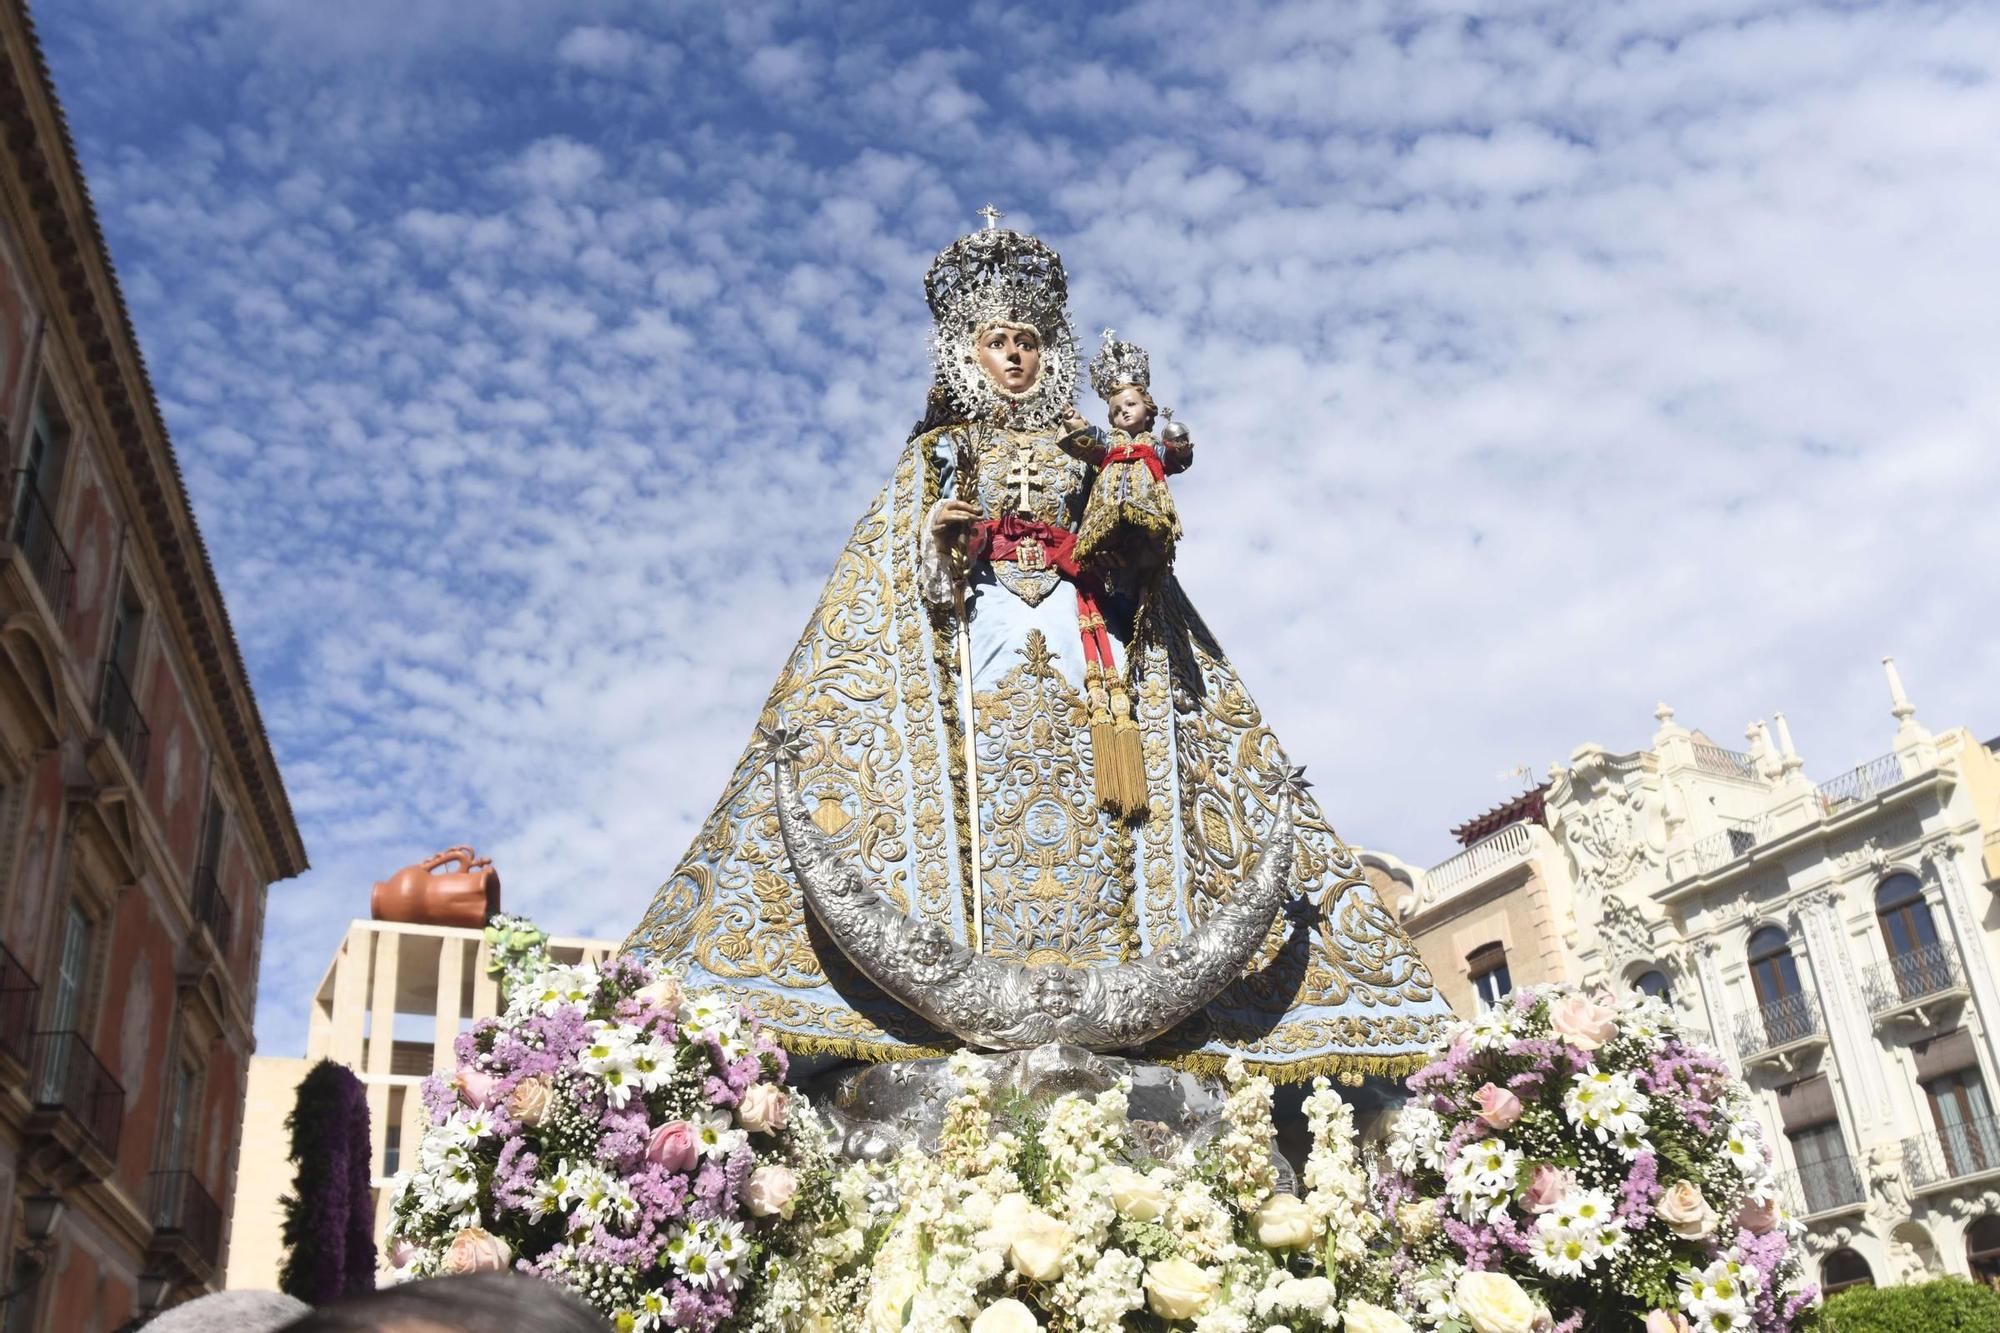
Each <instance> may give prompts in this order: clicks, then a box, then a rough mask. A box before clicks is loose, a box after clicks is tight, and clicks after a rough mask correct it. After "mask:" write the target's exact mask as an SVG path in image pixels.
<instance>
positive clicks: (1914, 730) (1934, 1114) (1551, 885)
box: [1369, 659, 2000, 1287]
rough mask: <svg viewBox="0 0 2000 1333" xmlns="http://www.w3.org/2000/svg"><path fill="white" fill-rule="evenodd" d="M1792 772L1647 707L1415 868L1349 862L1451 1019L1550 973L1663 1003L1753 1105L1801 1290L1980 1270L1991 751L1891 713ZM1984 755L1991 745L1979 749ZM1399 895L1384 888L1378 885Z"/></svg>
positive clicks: (1999, 1137)
mask: <svg viewBox="0 0 2000 1333" xmlns="http://www.w3.org/2000/svg"><path fill="white" fill-rule="evenodd" d="M1884 669H1885V672H1886V674H1887V679H1888V686H1889V702H1890V712H1891V715H1892V716H1893V717H1894V719H1895V722H1896V730H1895V733H1894V735H1893V737H1892V738H1891V740H1890V742H1889V746H1890V748H1889V750H1888V752H1887V753H1885V754H1882V755H1880V756H1878V757H1876V758H1874V759H1870V760H1869V761H1868V762H1866V763H1863V764H1861V765H1859V766H1857V767H1855V768H1852V769H1850V770H1848V771H1847V772H1845V773H1842V774H1840V775H1838V776H1837V777H1834V778H1832V779H1830V780H1829V781H1825V782H1818V783H1815V782H1812V781H1810V780H1808V779H1807V778H1806V776H1805V772H1804V770H1805V763H1804V760H1802V759H1801V758H1800V757H1799V755H1798V753H1797V751H1796V750H1795V749H1794V748H1793V743H1792V736H1791V733H1790V729H1789V728H1788V726H1787V724H1786V722H1785V718H1784V716H1783V715H1782V714H1775V715H1773V718H1772V722H1771V724H1770V725H1766V724H1765V723H1764V722H1762V721H1759V722H1755V723H1752V724H1751V725H1750V727H1749V728H1748V730H1747V733H1746V735H1747V739H1748V742H1749V748H1748V749H1747V750H1743V751H1735V750H1727V749H1724V748H1722V747H1720V746H1718V745H1716V744H1714V743H1713V742H1712V741H1710V740H1709V739H1708V738H1706V737H1705V736H1703V735H1702V734H1701V733H1699V732H1690V731H1689V730H1687V729H1686V728H1685V727H1683V726H1681V725H1680V724H1679V723H1678V722H1677V721H1676V720H1675V718H1674V714H1673V710H1672V709H1670V708H1667V707H1666V706H1665V705H1662V706H1661V707H1660V709H1659V710H1658V712H1657V713H1656V714H1655V716H1656V718H1657V720H1658V728H1657V730H1656V731H1655V733H1654V735H1653V738H1652V744H1651V745H1650V747H1649V748H1647V749H1644V750H1639V751H1636V752H1633V753H1629V754H1614V753H1612V752H1610V751H1608V750H1606V749H1604V748H1603V747H1602V746H1597V745H1584V746H1580V747H1578V748H1577V750H1576V751H1575V752H1574V753H1573V754H1572V755H1571V756H1570V758H1569V761H1568V763H1566V764H1558V765H1554V766H1552V767H1551V769H1550V776H1549V781H1548V783H1547V784H1546V785H1545V786H1544V787H1542V788H1539V789H1537V791H1536V792H1533V793H1530V794H1529V797H1528V798H1524V799H1523V800H1522V801H1521V802H1518V803H1516V804H1515V805H1514V806H1512V807H1503V808H1502V810H1500V811H1496V812H1493V815H1491V816H1487V817H1483V818H1482V821H1478V822H1481V823H1483V824H1485V825H1487V827H1483V828H1480V829H1478V830H1476V832H1479V833H1481V834H1483V836H1479V837H1477V838H1476V839H1475V840H1473V841H1472V843H1471V845H1470V846H1469V847H1467V848H1466V850H1465V851H1463V852H1461V853H1459V854H1458V855H1457V856H1454V857H1452V858H1451V859H1449V860H1447V861H1445V862H1443V863H1442V864H1440V865H1437V866H1433V867H1430V868H1429V869H1428V870H1416V869H1413V868H1410V867H1408V866H1404V865H1402V864H1401V863H1399V862H1395V861H1394V860H1393V858H1388V857H1382V856H1373V857H1371V858H1369V859H1370V860H1371V862H1372V873H1373V874H1375V875H1376V876H1377V877H1378V878H1380V879H1381V880H1382V881H1383V882H1385V883H1388V884H1390V885H1391V892H1392V896H1393V898H1394V900H1395V901H1396V902H1397V903H1398V904H1399V910H1400V911H1401V912H1402V914H1403V917H1404V921H1405V924H1406V926H1407V928H1408V929H1409V930H1410V932H1411V934H1412V936H1413V937H1414V938H1415V939H1416V941H1417V944H1418V947H1419V948H1420V949H1421V950H1422V951H1423V953H1424V956H1425V958H1426V960H1427V961H1428V962H1429V963H1430V964H1431V966H1432V968H1433V970H1434V971H1435V972H1436V973H1437V975H1438V979H1439V982H1440V984H1441V985H1443V986H1444V987H1445V988H1446V991H1447V993H1448V994H1450V995H1451V996H1452V998H1453V1000H1454V1002H1455V1003H1459V1004H1461V1005H1462V1006H1464V1007H1466V1008H1467V1009H1468V1011H1469V1007H1470V1006H1471V1005H1475V1004H1477V1003H1480V1002H1482V1001H1491V1000H1492V999H1494V998H1497V996H1498V995H1499V994H1501V993H1504V992H1505V990H1506V989H1508V987H1509V986H1510V985H1523V984H1527V983H1530V982H1535V981H1544V980H1561V979H1566V980H1571V981H1579V982H1585V983H1606V984H1613V985H1618V986H1630V987H1637V988H1639V989H1643V990H1649V991H1653V992H1655V993H1657V994H1660V995H1663V996H1666V997H1667V998H1668V1000H1669V1001H1670V1002H1671V1003H1672V1004H1673V1005H1674V1006H1675V1008H1676V1009H1678V1010H1679V1011H1680V1014H1681V1016H1682V1018H1683V1019H1684V1020H1685V1022H1686V1023H1687V1024H1688V1025H1689V1026H1691V1027H1693V1028H1694V1029H1696V1030H1697V1031H1700V1032H1704V1033H1706V1034H1708V1036H1709V1037H1710V1039H1711V1040H1712V1042H1713V1044H1714V1045H1715V1046H1716V1047H1717V1048H1718V1049H1720V1050H1721V1051H1722V1052H1723V1054H1724V1055H1726V1056H1727V1057H1729V1058H1730V1059H1731V1060H1732V1061H1734V1062H1735V1063H1737V1064H1738V1065H1739V1067H1740V1068H1741V1069H1742V1070H1743V1072H1744V1074H1745V1076H1746V1077H1747V1078H1748V1079H1749V1081H1750V1083H1751V1085H1752V1086H1753V1087H1754V1088H1756V1089H1757V1090H1758V1091H1759V1092H1760V1094H1761V1096H1760V1098H1759V1104H1760V1107H1761V1111H1762V1115H1763V1119H1764V1122H1765V1129H1766V1131H1767V1132H1768V1134H1769V1135H1770V1138H1771V1141H1772V1142H1773V1143H1774V1144H1775V1145H1776V1147H1777V1151H1778V1153H1779V1155H1780V1158H1781V1162H1780V1166H1781V1168H1782V1170H1783V1177H1784V1182H1785V1188H1786V1190H1787V1192H1788V1194H1789V1196H1790V1199H1791V1203H1792V1206H1793V1208H1794V1209H1795V1210H1796V1211H1797V1212H1798V1213H1800V1214H1801V1215H1802V1216H1803V1217H1804V1219H1805V1221H1806V1223H1807V1225H1808V1227H1809V1229H1810V1231H1809V1238H1810V1244H1811V1247H1812V1249H1813V1250H1814V1251H1815V1252H1816V1254H1817V1255H1818V1261H1819V1263H1820V1266H1821V1271H1820V1274H1819V1276H1820V1277H1821V1279H1822V1280H1823V1282H1824V1283H1825V1285H1827V1286H1829V1287H1838V1286H1841V1285H1844V1284H1846V1283H1849V1282H1854V1281H1874V1282H1878V1283H1888V1282H1894V1281H1904V1280H1910V1279H1914V1278H1920V1277H1923V1276H1925V1275H1929V1274H1934V1273H1947V1272H1949V1273H1960V1274H1972V1275H1975V1276H1978V1277H1981V1278H1983V1279H1985V1280H1987V1281H1995V1280H1996V1279H2000V1119H1996V1118H1995V1108H1994V1101H1993V1093H1992V1089H1994V1088H1995V1087H1996V1086H2000V1085H1996V1076H2000V964H1996V961H1995V960H1996V958H2000V894H1996V889H2000V757H1996V755H1995V752H1994V751H1995V745H1993V744H1982V743H1981V742H1980V741H1979V740H1978V738H1977V737H1975V736H1974V735H1973V734H1972V733H1971V732H1969V731H1966V730H1964V729H1956V730H1952V731H1947V732H1943V733H1941V734H1933V733H1932V732H1930V731H1929V730H1928V729H1926V728H1925V727H1923V726H1922V725H1921V724H1919V722H1918V721H1917V717H1916V709H1915V708H1914V707H1913V706H1912V705H1911V703H1910V700H1909V698H1908V696H1907V695H1906V694H1905V693H1904V690H1903V685H1902V681H1901V679H1900V678H1899V677H1898V675H1897V672H1896V668H1895V664H1894V663H1893V662H1890V661H1887V660H1886V659H1885V661H1884ZM1996 744H2000V743H1996ZM1397 890H1400V892H1397Z"/></svg>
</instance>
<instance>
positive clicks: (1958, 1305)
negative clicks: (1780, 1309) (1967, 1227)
mask: <svg viewBox="0 0 2000 1333" xmlns="http://www.w3.org/2000/svg"><path fill="white" fill-rule="evenodd" d="M1824 1328H1825V1330H1826V1333H1918V1330H1922V1333H2000V1291H1994V1290H1993V1289H1992V1288H1990V1287H1982V1286H1978V1285H1976V1284H1974V1283H1971V1282H1967V1281H1966V1280H1965V1279H1964V1278H1962V1277H1945V1278H1939V1279H1938V1280H1937V1281H1935V1282H1923V1283H1918V1284H1916V1285H1914V1286H1908V1287H1849V1288H1848V1289H1847V1290H1846V1291H1842V1292H1836V1293H1835V1294H1834V1295H1832V1296H1829V1297H1827V1300H1826V1314H1825V1322H1824Z"/></svg>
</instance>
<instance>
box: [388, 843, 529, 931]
mask: <svg viewBox="0 0 2000 1333" xmlns="http://www.w3.org/2000/svg"><path fill="white" fill-rule="evenodd" d="M447 864H450V865H456V866H457V869H455V870H449V871H444V872H443V873H440V872H439V867H441V866H444V865H447ZM499 910H500V872H499V871H497V870H495V869H494V868H493V863H492V862H491V861H488V860H486V859H485V858H483V857H481V856H480V855H479V854H478V853H476V852H474V851H473V850H472V849H471V848H470V847H447V848H446V849H445V850H443V851H441V852H439V853H438V854H437V855H436V856H432V857H428V858H426V859H425V860H422V861H419V862H417V864H415V865H413V866H404V867H403V868H402V869H401V870H398V871H397V872H396V873H395V874H393V875H391V876H389V878H387V879H385V880H382V881H381V882H379V883H378V884H376V886H375V892H374V895H373V896H372V897H371V898H370V900H369V912H370V915H372V916H373V917H374V918H375V919H376V920H377V921H403V922H407V923H409V924H411V925H418V926H469V927H472V928H474V929H477V928H478V927H480V926H483V925H485V924H486V922H487V919H488V918H489V917H491V916H493V914H494V913H496V912H498V911H499Z"/></svg>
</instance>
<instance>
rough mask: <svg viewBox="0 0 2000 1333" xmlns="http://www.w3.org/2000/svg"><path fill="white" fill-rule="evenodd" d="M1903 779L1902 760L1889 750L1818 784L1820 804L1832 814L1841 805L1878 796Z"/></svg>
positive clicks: (1852, 803)
mask: <svg viewBox="0 0 2000 1333" xmlns="http://www.w3.org/2000/svg"><path fill="white" fill-rule="evenodd" d="M1902 780H1903V761H1902V760H1900V759H1898V758H1896V756H1895V755H1893V754H1885V755H1881V756H1878V757H1877V758H1874V759H1870V760H1869V761H1868V762H1867V763H1865V764H1862V765H1861V766H1860V767H1859V768H1850V769H1849V770H1847V772H1845V773H1842V774H1841V775H1840V776H1839V777H1837V778H1835V779H1834V780H1833V781H1831V782H1822V783H1820V784H1819V803H1820V808H1821V809H1823V810H1825V811H1826V813H1828V814H1832V813H1833V812H1834V811H1836V810H1838V809H1840V808H1841V807H1842V806H1847V805H1854V804H1856V803H1857V802H1860V801H1866V800H1868V799H1870V798H1871V797H1875V796H1879V795H1880V794H1881V793H1883V792H1885V791H1887V790H1889V788H1891V787H1893V786H1895V785H1896V784H1897V783H1899V782H1901V781H1902Z"/></svg>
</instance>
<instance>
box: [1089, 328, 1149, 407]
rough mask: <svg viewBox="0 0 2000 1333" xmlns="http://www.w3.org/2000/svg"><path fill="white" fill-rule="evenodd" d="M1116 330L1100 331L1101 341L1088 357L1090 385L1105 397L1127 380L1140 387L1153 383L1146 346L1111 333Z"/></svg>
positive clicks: (1146, 387) (1120, 387)
mask: <svg viewBox="0 0 2000 1333" xmlns="http://www.w3.org/2000/svg"><path fill="white" fill-rule="evenodd" d="M1116 332H1117V330H1116V329H1106V330H1105V331H1104V345H1103V346H1102V347H1099V348H1098V349H1097V355H1096V356H1095V357H1092V358H1091V362H1090V387H1091V388H1093V389H1095V390H1097V396H1098V397H1099V398H1104V399H1109V398H1110V397H1111V395H1112V394H1114V393H1116V392H1118V391H1119V390H1120V389H1122V388H1124V387H1125V386H1126V385H1128V384H1136V385H1138V386H1139V387H1140V388H1142V389H1150V388H1151V387H1152V384H1153V365H1152V360H1151V358H1149V357H1148V356H1147V355H1146V349H1145V348H1143V347H1141V346H1139V344H1137V343H1128V342H1126V341H1124V340H1123V339H1121V338H1114V337H1112V334H1114V333H1116Z"/></svg>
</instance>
